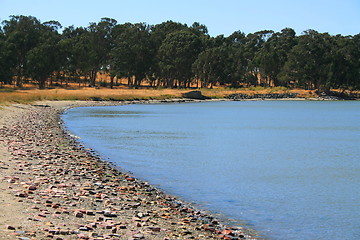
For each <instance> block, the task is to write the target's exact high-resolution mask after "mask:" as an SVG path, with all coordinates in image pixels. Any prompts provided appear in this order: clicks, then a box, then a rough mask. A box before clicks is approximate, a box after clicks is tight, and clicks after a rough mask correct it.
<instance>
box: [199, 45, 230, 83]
mask: <svg viewBox="0 0 360 240" xmlns="http://www.w3.org/2000/svg"><path fill="white" fill-rule="evenodd" d="M229 60H230V48H229V47H227V46H222V47H215V48H210V49H207V50H205V51H203V52H201V53H200V54H199V56H198V58H197V59H196V61H195V62H194V64H193V71H194V73H195V75H196V77H197V78H199V79H200V80H201V83H202V86H201V87H209V86H210V87H212V86H213V85H215V84H216V83H218V82H219V83H221V84H224V83H227V82H228V75H229V74H228V70H229V68H228V66H227V65H228V64H229Z"/></svg>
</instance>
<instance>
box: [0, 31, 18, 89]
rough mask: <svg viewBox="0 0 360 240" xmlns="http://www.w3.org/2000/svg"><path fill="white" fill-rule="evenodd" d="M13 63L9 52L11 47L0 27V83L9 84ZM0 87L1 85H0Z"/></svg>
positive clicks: (12, 57)
mask: <svg viewBox="0 0 360 240" xmlns="http://www.w3.org/2000/svg"><path fill="white" fill-rule="evenodd" d="M14 64H15V58H14V56H13V54H11V49H10V46H9V44H8V43H7V41H6V37H5V34H4V33H3V31H2V28H1V27H0V66H1V67H0V84H1V83H4V84H11V83H12V81H11V78H12V75H13V73H12V67H13V65H14ZM0 87H1V85H0Z"/></svg>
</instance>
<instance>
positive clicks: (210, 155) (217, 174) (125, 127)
mask: <svg viewBox="0 0 360 240" xmlns="http://www.w3.org/2000/svg"><path fill="white" fill-rule="evenodd" d="M63 120H64V121H65V124H66V126H67V127H68V129H69V130H70V131H71V132H72V133H74V134H75V135H77V136H79V137H80V138H81V139H80V140H81V141H82V142H83V143H84V144H85V145H86V146H88V147H90V148H93V149H95V150H96V151H98V152H99V153H100V154H101V155H102V156H104V157H106V158H108V159H109V160H110V161H111V162H113V163H115V164H117V165H119V166H120V167H121V168H123V169H125V170H127V171H131V172H133V173H134V175H135V176H137V177H139V178H141V179H143V180H146V181H148V182H150V183H151V184H153V185H155V186H158V187H160V188H162V189H163V190H165V191H166V192H168V193H171V194H175V195H178V196H180V197H181V198H182V199H184V200H187V201H190V202H196V203H198V204H200V206H201V207H202V208H204V209H208V210H211V211H213V212H215V213H221V214H223V215H225V216H226V217H228V218H232V219H239V220H244V222H245V223H246V224H247V225H248V226H250V227H251V228H254V229H256V230H258V231H260V232H261V233H262V235H264V236H266V237H267V238H269V239H284V240H285V239H302V240H303V239H360V102H358V101H334V102H332V101H321V102H320V101H245V102H205V103H183V104H175V103H174V104H152V105H149V104H141V105H126V106H114V107H86V108H75V109H71V110H69V111H67V112H66V113H65V114H64V115H63Z"/></svg>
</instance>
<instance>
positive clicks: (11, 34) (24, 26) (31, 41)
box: [2, 15, 41, 87]
mask: <svg viewBox="0 0 360 240" xmlns="http://www.w3.org/2000/svg"><path fill="white" fill-rule="evenodd" d="M2 23H3V30H4V34H5V37H6V42H7V44H8V46H9V47H10V49H11V51H12V54H13V55H14V57H15V64H14V67H13V74H14V75H15V76H16V86H18V87H21V86H22V83H23V79H24V77H25V74H26V67H27V66H26V61H27V55H28V53H29V51H30V50H31V49H32V48H34V47H35V46H36V45H37V44H38V42H39V37H40V32H41V23H40V21H39V20H38V19H36V18H35V17H32V16H23V15H19V16H10V19H9V20H5V21H3V22H2Z"/></svg>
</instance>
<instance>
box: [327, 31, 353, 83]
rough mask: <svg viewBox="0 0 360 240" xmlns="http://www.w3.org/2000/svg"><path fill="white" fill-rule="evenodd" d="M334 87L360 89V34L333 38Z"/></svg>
mask: <svg viewBox="0 0 360 240" xmlns="http://www.w3.org/2000/svg"><path fill="white" fill-rule="evenodd" d="M331 72H332V76H331V77H332V79H331V80H332V82H331V84H332V87H333V88H341V89H350V90H357V89H360V34H358V35H355V36H353V37H352V36H347V37H343V36H341V35H337V36H335V37H333V50H332V62H331Z"/></svg>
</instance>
